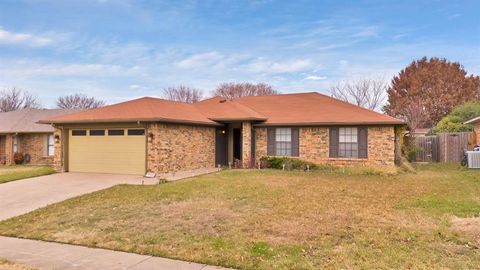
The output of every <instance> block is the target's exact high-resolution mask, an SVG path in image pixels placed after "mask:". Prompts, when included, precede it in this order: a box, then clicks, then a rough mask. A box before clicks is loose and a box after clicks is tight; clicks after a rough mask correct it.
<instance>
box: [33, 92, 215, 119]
mask: <svg viewBox="0 0 480 270" xmlns="http://www.w3.org/2000/svg"><path fill="white" fill-rule="evenodd" d="M136 121H144V122H152V121H158V122H182V123H192V124H206V125H218V124H217V123H216V122H214V121H212V120H210V119H208V118H207V117H206V116H204V115H203V114H201V113H200V111H198V109H197V108H196V107H194V106H193V105H192V104H187V103H183V102H175V101H169V100H164V99H159V98H152V97H144V98H139V99H134V100H130V101H126V102H122V103H118V104H114V105H109V106H105V107H101V108H97V109H91V110H87V111H83V112H79V113H75V114H70V115H64V116H60V117H55V118H51V119H48V120H44V121H42V122H45V123H95V122H102V123H108V122H117V123H118V122H136Z"/></svg>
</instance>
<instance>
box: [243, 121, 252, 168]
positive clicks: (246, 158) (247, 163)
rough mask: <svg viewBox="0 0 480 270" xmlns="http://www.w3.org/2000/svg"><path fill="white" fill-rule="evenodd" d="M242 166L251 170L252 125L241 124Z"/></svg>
mask: <svg viewBox="0 0 480 270" xmlns="http://www.w3.org/2000/svg"><path fill="white" fill-rule="evenodd" d="M242 165H243V168H251V167H252V166H253V164H252V123H251V122H242Z"/></svg>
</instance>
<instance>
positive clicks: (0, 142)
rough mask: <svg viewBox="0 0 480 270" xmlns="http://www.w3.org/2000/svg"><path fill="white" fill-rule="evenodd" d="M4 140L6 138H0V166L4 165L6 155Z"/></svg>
mask: <svg viewBox="0 0 480 270" xmlns="http://www.w3.org/2000/svg"><path fill="white" fill-rule="evenodd" d="M6 140H7V137H6V136H0V165H2V164H4V162H5V158H6V153H5V151H6V149H5V147H6V145H5V143H6Z"/></svg>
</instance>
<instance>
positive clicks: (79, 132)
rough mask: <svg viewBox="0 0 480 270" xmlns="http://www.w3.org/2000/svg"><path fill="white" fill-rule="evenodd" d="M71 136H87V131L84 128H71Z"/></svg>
mask: <svg viewBox="0 0 480 270" xmlns="http://www.w3.org/2000/svg"><path fill="white" fill-rule="evenodd" d="M72 136H87V131H86V130H85V129H77V130H72Z"/></svg>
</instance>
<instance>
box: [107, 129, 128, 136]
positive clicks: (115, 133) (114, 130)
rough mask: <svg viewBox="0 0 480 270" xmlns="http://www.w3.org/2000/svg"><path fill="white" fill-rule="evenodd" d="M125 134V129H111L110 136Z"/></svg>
mask: <svg viewBox="0 0 480 270" xmlns="http://www.w3.org/2000/svg"><path fill="white" fill-rule="evenodd" d="M124 134H125V130H123V129H109V130H108V136H123V135H124Z"/></svg>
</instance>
